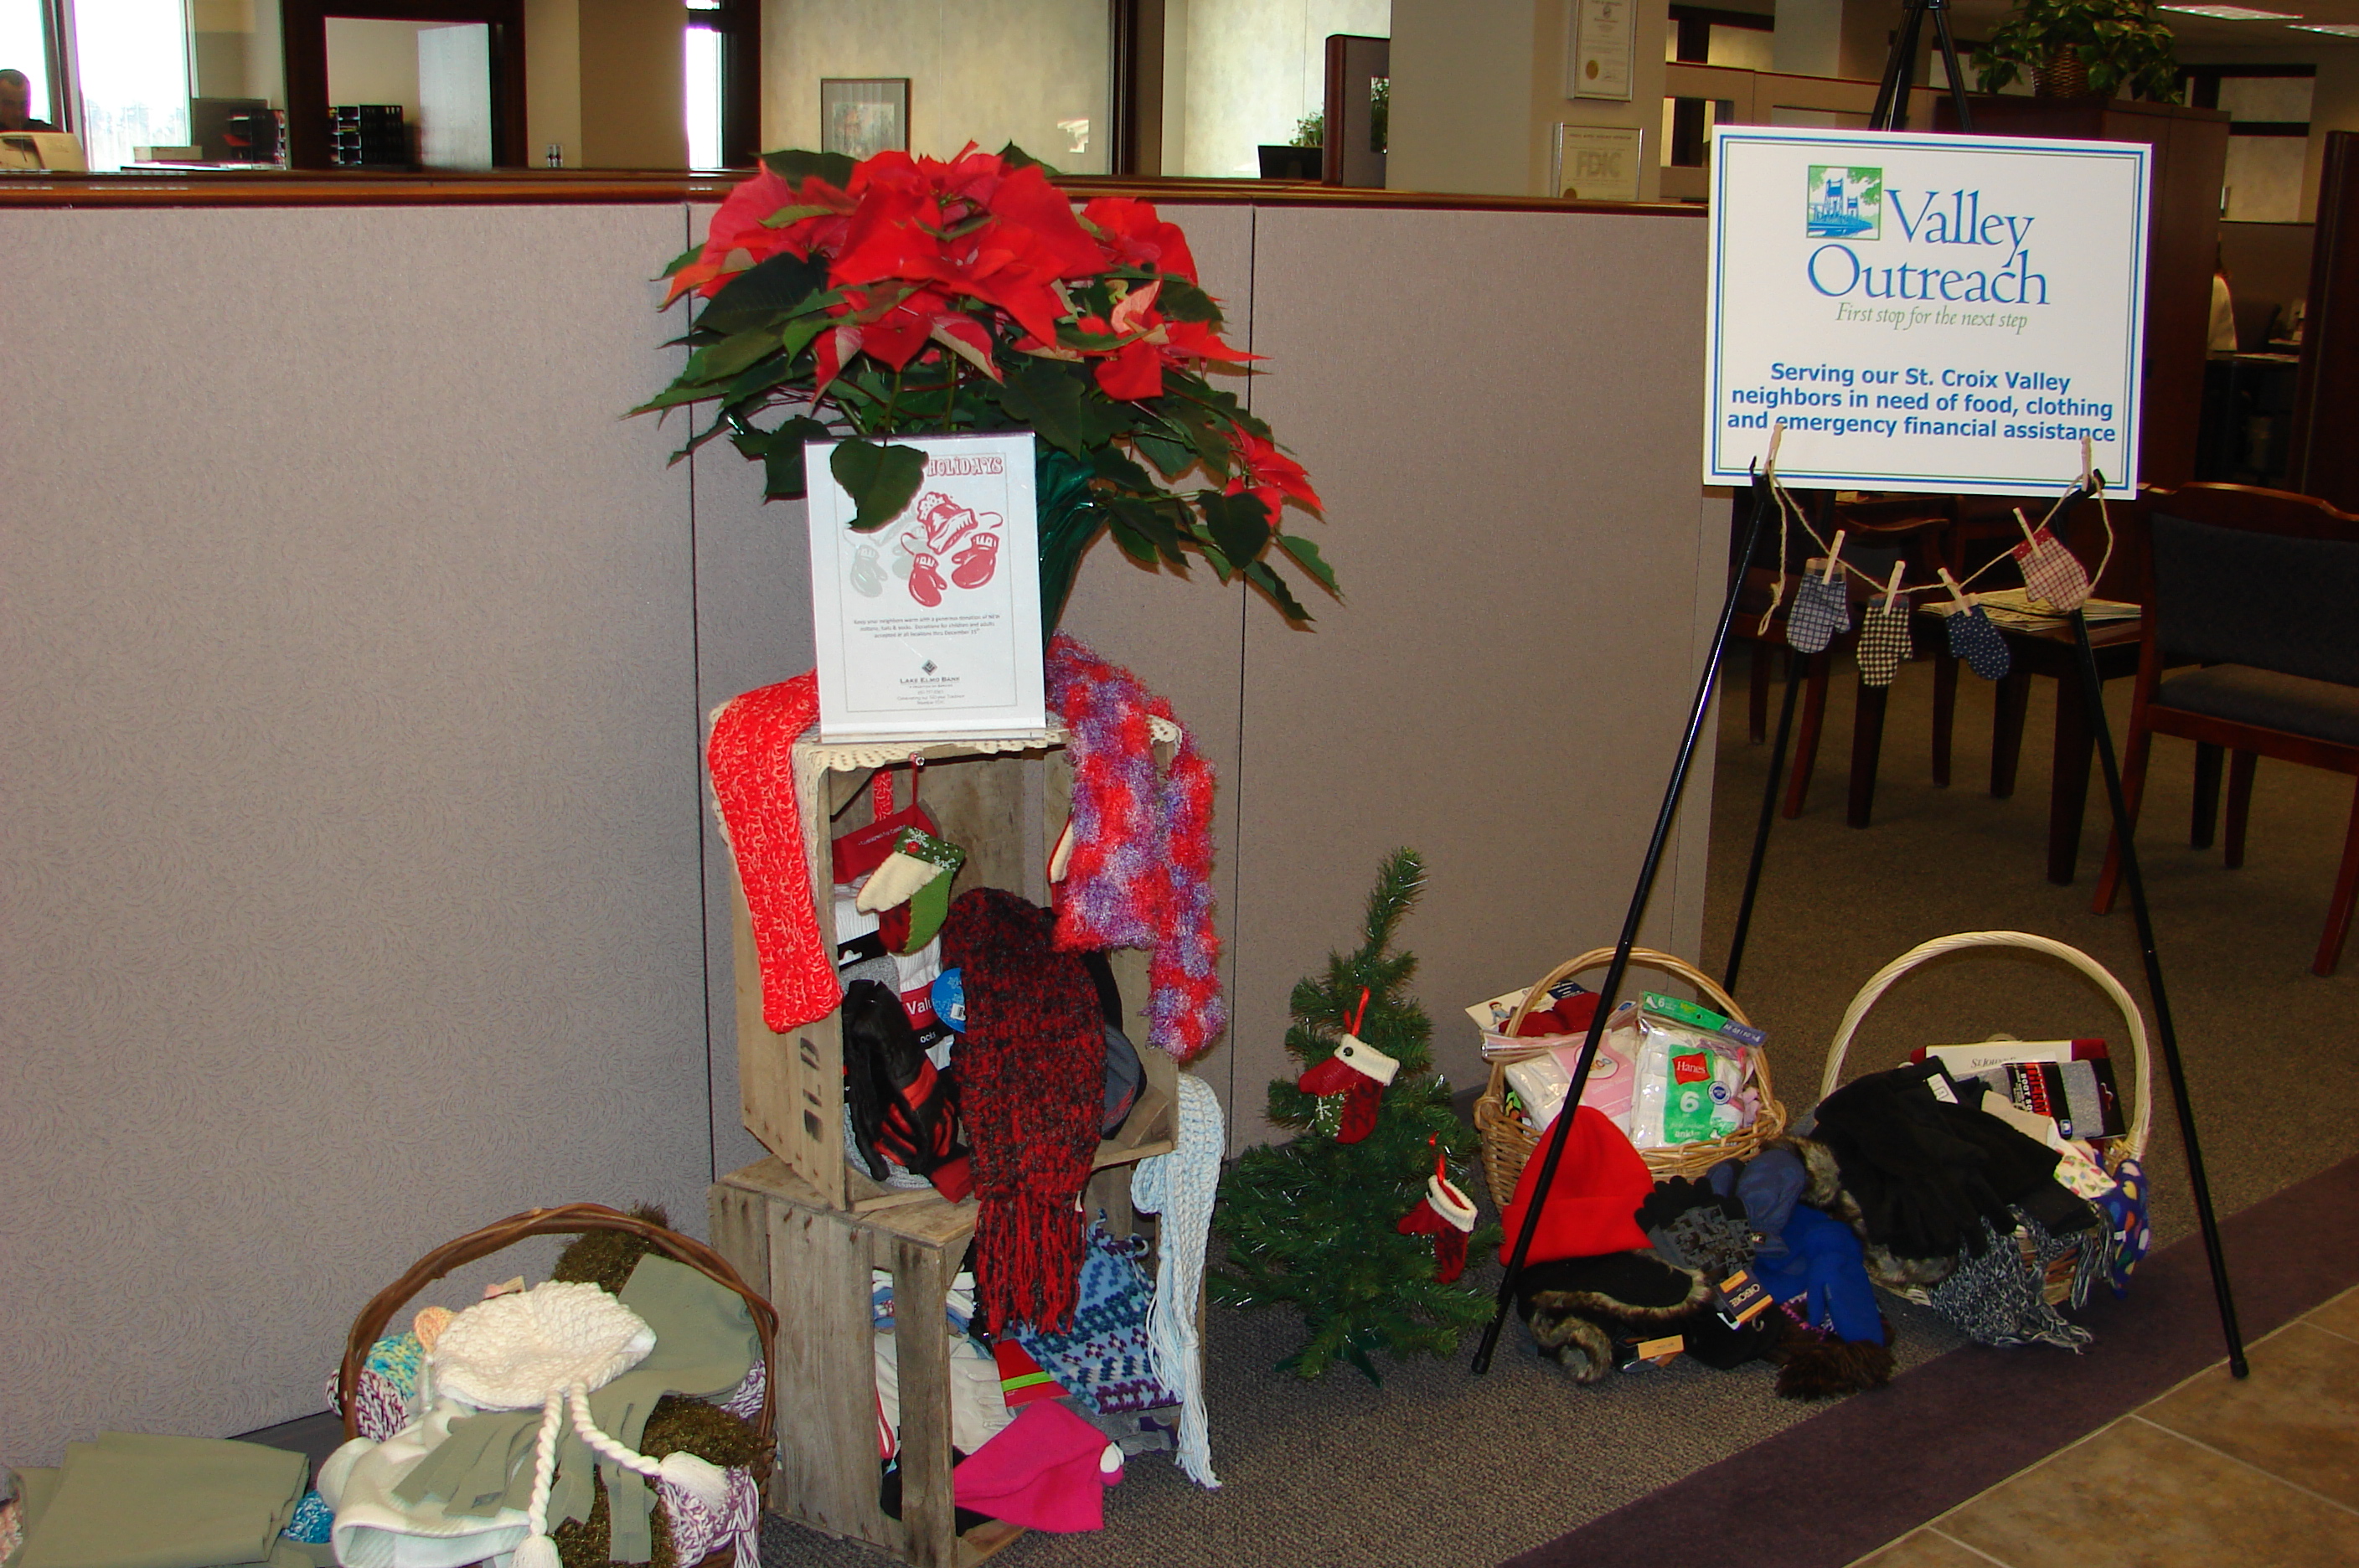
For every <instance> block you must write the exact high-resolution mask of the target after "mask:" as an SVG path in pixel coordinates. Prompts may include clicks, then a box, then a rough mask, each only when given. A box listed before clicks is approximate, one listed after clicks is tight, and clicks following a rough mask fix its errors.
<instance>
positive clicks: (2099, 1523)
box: [1853, 1290, 2359, 1568]
mask: <svg viewBox="0 0 2359 1568" xmlns="http://www.w3.org/2000/svg"><path fill="white" fill-rule="evenodd" d="M2246 1354H2247V1359H2248V1361H2249V1363H2250V1365H2251V1367H2252V1376H2251V1377H2247V1378H2245V1380H2244V1381H2242V1382H2238V1381H2236V1380H2234V1379H2233V1378H2231V1377H2229V1376H2228V1367H2227V1364H2226V1363H2225V1362H2222V1363H2220V1364H2219V1365H2217V1366H2214V1367H2209V1368H2207V1369H2205V1370H2204V1371H2202V1372H2201V1373H2198V1374H2197V1375H2196V1376H2194V1377H2190V1378H2189V1379H2188V1380H2187V1381H2186V1382H2184V1383H2181V1384H2180V1385H2179V1387H2177V1388H2173V1389H2172V1390H2171V1391H2170V1392H2169V1393H2167V1394H2165V1395H2163V1396H2162V1397H2161V1398H2160V1399H2155V1400H2153V1401H2152V1402H2151V1403H2149V1404H2147V1405H2145V1406H2143V1407H2141V1408H2140V1409H2138V1410H2133V1411H2131V1412H2130V1413H2129V1414H2128V1415H2125V1416H2124V1417H2122V1419H2121V1420H2119V1421H2114V1423H2113V1424H2112V1425H2110V1426H2107V1427H2104V1428H2101V1429H2099V1430H2098V1431H2097V1432H2093V1433H2091V1434H2090V1435H2089V1436H2088V1437H2086V1438H2083V1439H2082V1440H2081V1441H2080V1442H2079V1443H2074V1444H2072V1445H2071V1447H2069V1448H2065V1449H2062V1450H2060V1451H2059V1452H2057V1453H2055V1454H2050V1455H2049V1457H2048V1458H2046V1459H2043V1460H2041V1461H2040V1462H2039V1463H2038V1464H2037V1465H2033V1466H2031V1467H2030V1468H2029V1469H2027V1470H2025V1471H2023V1472H2021V1473H2020V1474H2018V1475H2013V1476H2011V1477H2009V1478H2008V1479H2006V1480H2005V1481H2002V1482H2001V1483H1999V1484H1998V1485H1997V1486H1993V1487H1992V1488H1991V1489H1990V1490H1988V1491H1986V1492H1984V1493H1983V1494H1982V1495H1981V1496H1980V1497H1973V1498H1972V1499H1970V1500H1968V1501H1967V1502H1964V1503H1962V1504H1960V1505H1959V1506H1958V1507H1957V1508H1952V1509H1951V1510H1950V1511H1949V1512H1948V1513H1946V1514H1943V1515H1942V1516H1941V1517H1940V1519H1935V1520H1934V1521H1933V1522H1932V1523H1930V1524H1929V1525H1926V1526H1924V1527H1923V1528H1922V1529H1920V1530H1915V1531H1913V1532H1911V1533H1910V1534H1908V1535H1905V1536H1903V1537H1901V1538H1900V1539H1899V1540H1898V1541H1894V1542H1892V1543H1891V1544H1890V1545H1888V1546H1886V1547H1885V1548H1884V1549H1883V1550H1881V1551H1879V1552H1873V1553H1871V1554H1870V1555H1868V1556H1866V1557H1864V1558H1861V1559H1860V1560H1859V1561H1858V1563H1854V1565H1853V1568H1991V1565H1992V1564H1994V1563H1995V1564H1998V1565H1999V1568H2051V1565H2052V1568H2115V1565H2118V1568H2174V1565H2177V1564H2182V1563H2184V1564H2198V1565H2201V1568H2310V1565H2311V1564H2317V1565H2319V1568H2325V1565H2327V1564H2335V1565H2347V1564H2351V1563H2359V1290H2350V1291H2346V1292H2344V1293H2343V1295H2341V1296H2338V1297H2336V1298H2335V1299H2334V1300H2333V1301H2329V1302H2327V1303H2326V1304H2325V1305H2324V1306H2322V1307H2320V1308H2319V1309H2318V1310H2317V1311H2315V1312H2310V1313H2309V1314H2307V1315H2306V1316H2303V1317H2300V1318H2298V1319H2296V1320H2295V1321H2294V1322H2292V1323H2288V1324H2286V1325H2285V1326H2284V1327H2283V1328H2281V1329H2279V1330H2277V1332H2276V1333H2275V1334H2270V1335H2268V1336H2267V1338H2266V1339H2263V1340H2261V1341H2260V1342H2259V1343H2258V1344H2256V1345H2253V1346H2251V1347H2250V1349H2249V1350H2248V1351H2247V1353H2246Z"/></svg>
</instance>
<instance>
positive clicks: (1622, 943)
mask: <svg viewBox="0 0 2359 1568" xmlns="http://www.w3.org/2000/svg"><path fill="white" fill-rule="evenodd" d="M1783 428H1784V427H1783V426H1782V425H1781V426H1780V427H1779V429H1780V430H1782V429H1783ZM1776 457H1777V446H1776V444H1775V438H1774V437H1773V438H1772V444H1771V446H1770V458H1771V461H1772V462H1773V463H1774V462H1775V461H1776ZM1768 500H1769V477H1768V475H1767V474H1761V475H1759V476H1756V478H1755V480H1754V481H1753V506H1752V509H1751V513H1750V515H1749V516H1747V517H1746V518H1745V551H1744V559H1743V560H1741V561H1738V562H1737V563H1736V571H1735V572H1734V575H1732V576H1731V577H1730V578H1729V581H1728V597H1727V598H1726V600H1724V601H1723V603H1722V604H1721V607H1720V624H1719V626H1717V627H1715V628H1714V629H1713V631H1712V651H1711V652H1710V653H1709V654H1708V655H1707V656H1706V657H1705V659H1704V666H1703V676H1702V678H1701V680H1699V681H1697V682H1696V694H1695V702H1694V704H1693V705H1692V706H1691V707H1690V709H1689V710H1688V727H1687V733H1686V735H1684V736H1682V737H1681V739H1680V755H1679V760H1678V761H1677V762H1675V763H1673V764H1672V766H1671V780H1670V783H1669V785H1668V786H1667V787H1666V788H1665V789H1664V790H1663V808H1662V810H1661V811H1658V812H1657V813H1656V814H1655V832H1654V836H1653V837H1652V838H1650V839H1648V840H1647V858H1646V862H1645V864H1643V865H1642V866H1639V868H1638V886H1637V887H1636V888H1635V889H1633V890H1632V892H1631V895H1630V911H1629V913H1628V914H1627V915H1625V916H1624V917H1623V920H1622V935H1621V938H1620V940H1619V941H1617V942H1615V943H1614V962H1613V963H1612V964H1609V965H1608V966H1607V967H1606V971H1605V980H1604V983H1603V985H1600V986H1599V987H1598V990H1597V1016H1596V1017H1595V1018H1593V1019H1591V1020H1590V1025H1589V1035H1588V1038H1587V1039H1586V1040H1582V1046H1581V1059H1580V1060H1579V1061H1578V1062H1575V1063H1574V1064H1573V1069H1572V1082H1571V1083H1570V1084H1569V1085H1567V1087H1566V1089H1565V1095H1564V1107H1565V1108H1564V1110H1563V1111H1562V1112H1561V1113H1560V1114H1559V1115H1558V1116H1557V1118H1556V1120H1555V1121H1554V1122H1553V1123H1551V1124H1550V1125H1549V1131H1548V1137H1547V1138H1545V1139H1543V1140H1542V1142H1541V1145H1540V1147H1539V1148H1538V1149H1536V1150H1534V1152H1533V1158H1535V1159H1537V1160H1539V1162H1540V1169H1539V1177H1538V1183H1537V1185H1536V1187H1535V1195H1534V1197H1533V1199H1532V1202H1531V1203H1529V1204H1528V1205H1527V1207H1526V1208H1525V1210H1524V1223H1523V1224H1522V1225H1520V1226H1519V1227H1517V1233H1516V1245H1515V1249H1514V1250H1513V1251H1512V1252H1511V1253H1509V1254H1508V1257H1507V1271H1506V1275H1505V1277H1503V1278H1502V1279H1500V1281H1499V1301H1498V1305H1497V1307H1496V1308H1495V1310H1494V1311H1493V1312H1492V1314H1491V1324H1490V1326H1489V1327H1488V1328H1486V1329H1484V1331H1483V1344H1482V1346H1481V1348H1479V1349H1477V1350H1476V1351H1475V1352H1474V1370H1475V1371H1476V1372H1478V1373H1482V1372H1488V1371H1489V1370H1491V1356H1492V1353H1493V1352H1494V1351H1495V1350H1496V1349H1497V1348H1498V1346H1499V1330H1500V1329H1501V1327H1502V1326H1504V1325H1505V1324H1506V1321H1507V1312H1508V1309H1510V1308H1511V1307H1513V1306H1514V1305H1515V1302H1516V1282H1517V1279H1519V1278H1521V1276H1522V1274H1523V1271H1524V1261H1525V1259H1526V1258H1527V1257H1528V1256H1529V1255H1530V1253H1531V1249H1532V1238H1533V1237H1534V1236H1537V1235H1538V1234H1539V1225H1540V1214H1541V1211H1542V1210H1544V1209H1545V1208H1547V1206H1548V1193H1549V1183H1550V1182H1552V1181H1554V1180H1555V1179H1556V1172H1557V1167H1558V1166H1559V1165H1560V1164H1562V1163H1563V1160H1564V1149H1565V1144H1566V1142H1567V1140H1568V1139H1569V1138H1570V1137H1571V1132H1572V1124H1573V1120H1574V1111H1575V1109H1576V1108H1577V1107H1578V1106H1579V1105H1580V1104H1581V1093H1582V1089H1584V1088H1586V1087H1587V1086H1588V1083H1589V1070H1590V1067H1591V1066H1592V1064H1593V1063H1594V1062H1596V1060H1597V1042H1598V1041H1599V1040H1601V1039H1603V1036H1604V1034H1605V1021H1606V1018H1607V1016H1608V1015H1610V1014H1611V1013H1612V1012H1613V1010H1614V999H1615V997H1616V996H1618V995H1619V994H1620V992H1621V989H1622V977H1623V975H1625V974H1626V973H1627V972H1628V970H1629V968H1630V950H1631V949H1632V948H1633V947H1635V946H1636V945H1637V942H1638V921H1639V920H1640V919H1641V917H1643V916H1644V915H1645V914H1646V912H1647V897H1648V895H1650V894H1651V893H1653V892H1654V890H1655V874H1656V873H1657V872H1658V871H1659V870H1660V869H1661V868H1662V864H1663V846H1664V844H1666V843H1667V842H1668V841H1669V838H1670V836H1671V820H1672V818H1673V817H1674V816H1676V815H1677V814H1678V811H1679V809H1680V792H1681V791H1682V790H1683V789H1686V787H1687V781H1688V766H1689V764H1690V763H1691V762H1693V761H1694V760H1695V754H1696V746H1697V743H1698V742H1699V741H1701V739H1702V736H1703V726H1704V720H1705V718H1706V717H1707V716H1709V715H1710V713H1711V712H1712V686H1713V683H1714V682H1715V681H1718V680H1719V678H1720V666H1721V661H1722V659H1724V658H1726V657H1727V654H1728V628H1729V627H1730V626H1732V625H1733V624H1734V622H1735V620H1736V600H1737V595H1738V594H1740V593H1743V592H1744V590H1745V573H1747V572H1750V571H1752V570H1753V557H1754V554H1755V552H1756V550H1759V549H1760V545H1761V536H1762V533H1763V532H1764V528H1763V526H1762V525H1763V521H1764V519H1765V518H1766V517H1767V516H1768V515H1769V506H1768ZM1771 778H1772V779H1775V778H1776V775H1775V774H1772V775H1771Z"/></svg>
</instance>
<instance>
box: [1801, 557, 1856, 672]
mask: <svg viewBox="0 0 2359 1568" xmlns="http://www.w3.org/2000/svg"><path fill="white" fill-rule="evenodd" d="M1849 630H1851V595H1850V593H1848V592H1846V591H1845V589H1844V587H1843V583H1842V581H1841V580H1840V579H1838V580H1837V581H1835V582H1832V583H1830V582H1828V581H1827V580H1826V578H1825V577H1823V576H1821V574H1820V573H1818V572H1804V573H1803V574H1802V581H1801V584H1800V586H1799V587H1797V588H1796V589H1795V590H1794V607H1793V608H1792V609H1790V610H1788V611H1787V612H1786V644H1787V646H1788V648H1793V649H1794V650H1795V651H1797V652H1799V653H1817V652H1819V651H1821V649H1823V648H1825V647H1826V646H1827V644H1829V643H1831V642H1832V641H1834V640H1835V634H1836V633H1838V632H1847V631H1849Z"/></svg>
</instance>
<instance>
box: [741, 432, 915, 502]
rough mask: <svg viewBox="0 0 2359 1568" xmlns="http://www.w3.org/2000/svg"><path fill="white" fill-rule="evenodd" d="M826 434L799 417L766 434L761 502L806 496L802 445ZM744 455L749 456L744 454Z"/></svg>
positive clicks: (825, 437)
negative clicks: (762, 497) (762, 498)
mask: <svg viewBox="0 0 2359 1568" xmlns="http://www.w3.org/2000/svg"><path fill="white" fill-rule="evenodd" d="M828 434H829V432H828V428H827V427H826V426H825V425H822V424H821V423H820V422H819V421H818V420H817V419H810V418H808V417H806V416H804V415H801V414H798V415H796V416H795V417H794V418H793V419H788V420H787V421H785V422H784V423H782V424H781V425H779V426H778V428H777V430H773V431H771V432H770V438H769V444H768V446H766V448H765V449H764V450H763V453H762V495H763V496H764V498H765V499H767V500H772V501H799V500H800V499H802V497H803V496H805V495H809V494H810V475H809V474H807V473H805V471H804V466H803V443H804V442H805V441H825V440H827V439H828ZM740 450H741V451H742V450H743V448H742V447H741V448H740ZM901 450H903V451H905V452H906V451H908V448H906V447H904V448H902V449H901ZM746 455H748V456H751V455H753V454H752V453H750V452H748V453H747V454H746Z"/></svg>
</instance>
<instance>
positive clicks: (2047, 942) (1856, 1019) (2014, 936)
mask: <svg viewBox="0 0 2359 1568" xmlns="http://www.w3.org/2000/svg"><path fill="white" fill-rule="evenodd" d="M1977 947H2019V948H2024V949H2027V950H2028V951H2030V952H2033V953H2047V954H2048V955H2049V957H2051V958H2060V959H2062V960H2063V961H2064V962H2065V963H2067V964H2071V966H2072V967H2073V968H2075V969H2077V970H2079V971H2080V972H2081V973H2082V974H2083V975H2087V976H2088V977H2089V978H2090V979H2092V980H2093V981H2095V982H2096V984H2097V988H2098V989H2099V990H2101V991H2103V992H2104V994H2105V995H2106V996H2107V997H2108V998H2110V999H2111V1000H2112V1002H2113V1004H2114V1006H2115V1007H2119V1008H2120V1009H2121V1014H2122V1019H2123V1021H2124V1022H2125V1024H2127V1025H2128V1026H2129V1034H2130V1060H2131V1062H2132V1063H2133V1064H2134V1065H2135V1066H2136V1070H2137V1093H2136V1108H2135V1109H2134V1110H2133V1111H2132V1112H2131V1115H2130V1121H2129V1129H2128V1130H2127V1131H2126V1132H2125V1133H2124V1134H2123V1135H2122V1136H2121V1137H2120V1138H2116V1139H2114V1142H2113V1144H2112V1146H2111V1147H2109V1148H2108V1149H2106V1150H2105V1171H2106V1173H2107V1174H2108V1175H2111V1174H2112V1173H2113V1172H2114V1171H2117V1170H2119V1169H2120V1167H2121V1163H2122V1161H2123V1160H2133V1159H2143V1158H2145V1155H2146V1143H2147V1131H2148V1129H2149V1127H2151V1126H2152V1124H2153V1119H2154V1095H2153V1094H2152V1092H2151V1090H2150V1087H2149V1085H2150V1084H2151V1083H2152V1082H2153V1080H2152V1079H2151V1078H2150V1077H2149V1075H2148V1073H2147V1049H2146V1018H2145V1017H2144V1015H2142V1014H2141V1013H2140V1012H2139V1011H2138V1006H2137V1003H2136V1002H2135V1001H2133V1000H2132V999H2131V997H2130V994H2129V993H2128V992H2127V991H2125V990H2124V989H2123V988H2122V983H2121V982H2120V981H2118V980H2116V979H2114V976H2113V973H2112V971H2110V970H2108V969H2107V968H2106V967H2105V966H2104V964H2100V963H2098V962H2097V961H2096V960H2095V959H2093V958H2092V957H2090V956H2089V955H2088V954H2087V953H2083V952H2082V951H2081V950H2080V949H2079V948H2077V947H2069V946H2067V945H2065V944H2064V943H2063V942H2057V941H2055V940H2053V939H2051V938H2049V937H2044V936H2034V935H2032V934H2031V933H2030V932H2029V931H1960V932H1959V933H1957V934H1956V935H1954V936H1942V937H1935V938H1934V939H1933V940H1932V941H1931V942H1922V943H1920V944H1919V945H1918V946H1916V947H1912V948H1910V949H1909V950H1908V952H1906V953H1902V954H1901V955H1900V956H1899V957H1897V958H1896V959H1894V960H1893V961H1892V962H1891V963H1889V964H1886V965H1885V966H1884V967H1883V968H1881V969H1879V970H1877V971H1876V972H1875V974H1874V975H1870V976H1869V977H1868V981H1867V984H1866V985H1863V986H1861V987H1860V988H1859V995H1857V996H1854V997H1853V998H1852V999H1851V1006H1850V1007H1847V1008H1845V1009H1844V1010H1843V1022H1842V1023H1840V1024H1838V1025H1837V1026H1836V1027H1835V1041H1834V1045H1833V1047H1832V1049H1831V1050H1829V1051H1828V1052H1827V1070H1826V1072H1825V1073H1824V1074H1823V1075H1822V1076H1821V1078H1820V1080H1819V1098H1820V1099H1821V1100H1823V1099H1825V1098H1826V1097H1827V1096H1828V1095H1829V1094H1833V1093H1834V1092H1835V1089H1836V1088H1837V1086H1838V1085H1840V1084H1841V1083H1843V1059H1844V1057H1845V1056H1846V1055H1848V1054H1849V1053H1850V1051H1851V1042H1852V1039H1853V1037H1854V1036H1855V1035H1856V1034H1858V1033H1859V1026H1860V1025H1861V1024H1862V1023H1863V1022H1864V1021H1865V1019H1866V1018H1867V1015H1868V1010H1869V1009H1870V1008H1872V1007H1875V1004H1876V1001H1877V1000H1878V999H1879V998H1880V997H1882V996H1883V995H1884V994H1885V992H1886V991H1888V990H1890V989H1891V988H1892V986H1893V985H1894V983H1895V982H1897V980H1898V979H1899V978H1900V977H1901V976H1902V975H1906V974H1908V972H1909V971H1910V970H1912V969H1915V968H1916V967H1918V966H1919V964H1924V963H1926V962H1928V961H1929V960H1931V959H1935V958H1939V957H1940V956H1941V955H1942V954H1943V953H1960V952H1963V951H1965V950H1967V949H1970V948H1977ZM2067 1256H2068V1257H2069V1256H2070V1255H2069V1254H2068V1255H2067ZM1878 1283H1879V1284H1881V1283H1883V1281H1880V1280H1879V1281H1878ZM1885 1288H1886V1289H1887V1290H1892V1292H1893V1293H1894V1294H1895V1295H1897V1296H1901V1297H1904V1298H1906V1299H1907V1300H1908V1301H1915V1302H1917V1303H1918V1304H1919V1306H1922V1305H1925V1304H1926V1303H1927V1301H1928V1300H1929V1298H1928V1296H1927V1293H1926V1291H1925V1290H1924V1289H1923V1287H1921V1286H1911V1287H1908V1288H1907V1289H1900V1288H1897V1287H1894V1286H1891V1285H1886V1286H1885ZM2049 1299H2050V1300H2051V1301H2053V1300H2055V1299H2057V1297H2056V1291H2055V1288H2054V1287H2053V1286H2052V1285H2051V1286H2050V1287H2049Z"/></svg>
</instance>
